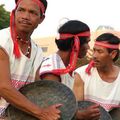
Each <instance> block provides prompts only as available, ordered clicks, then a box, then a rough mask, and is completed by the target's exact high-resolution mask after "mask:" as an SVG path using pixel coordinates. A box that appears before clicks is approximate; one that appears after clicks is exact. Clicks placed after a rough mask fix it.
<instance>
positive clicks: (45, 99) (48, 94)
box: [6, 80, 78, 120]
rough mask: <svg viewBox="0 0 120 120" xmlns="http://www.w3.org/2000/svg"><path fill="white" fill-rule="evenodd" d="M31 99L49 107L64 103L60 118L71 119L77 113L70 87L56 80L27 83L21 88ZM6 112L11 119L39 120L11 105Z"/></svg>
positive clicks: (39, 104) (41, 105)
mask: <svg viewBox="0 0 120 120" xmlns="http://www.w3.org/2000/svg"><path fill="white" fill-rule="evenodd" d="M20 92H21V93H22V94H24V95H25V96H26V97H27V98H28V99H29V100H31V101H32V102H34V103H35V104H37V105H38V106H40V107H47V106H50V105H53V104H57V103H60V104H63V105H62V106H61V107H60V108H59V109H60V110H61V119H60V120H71V118H73V116H74V115H75V113H76V109H77V106H78V105H77V102H76V98H75V96H74V94H73V92H72V91H71V89H70V88H68V87H67V86H65V85H64V84H62V83H60V82H56V81H52V80H51V81H50V80H49V81H48V80H41V81H36V82H34V83H31V84H28V85H25V86H24V87H22V88H21V89H20ZM6 113H7V115H8V119H9V120H37V119H36V118H34V117H32V116H30V115H28V114H26V113H25V112H22V111H20V110H18V109H17V108H15V107H13V106H12V105H9V106H8V108H7V110H6Z"/></svg>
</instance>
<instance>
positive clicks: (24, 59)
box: [0, 0, 60, 120]
mask: <svg viewBox="0 0 120 120" xmlns="http://www.w3.org/2000/svg"><path fill="white" fill-rule="evenodd" d="M46 8H47V1H46V0H19V1H18V0H16V8H15V9H14V10H13V11H12V13H11V18H10V28H7V29H3V30H1V31H0V35H2V38H1V40H0V96H1V98H0V119H4V117H5V115H4V112H5V109H6V107H7V106H8V103H11V104H12V105H14V106H15V107H17V108H19V109H20V110H22V111H24V112H27V113H29V114H31V115H33V116H34V117H36V118H38V119H40V120H57V119H59V117H60V115H59V114H60V110H59V109H57V108H58V107H59V106H60V104H56V105H53V106H50V107H48V108H40V107H38V106H37V105H35V104H34V103H32V102H30V101H29V100H28V99H27V98H26V97H25V96H23V95H22V94H21V93H20V92H19V91H17V90H16V89H19V88H20V87H22V86H23V85H25V84H28V83H31V82H33V81H34V79H35V74H36V70H37V69H38V67H39V66H40V64H41V61H42V60H43V56H42V51H41V48H39V47H38V46H37V45H36V44H34V43H33V41H32V40H31V34H32V32H33V31H34V29H35V28H36V27H37V26H38V24H40V23H41V22H42V21H43V19H44V17H45V11H46ZM38 60H39V62H38ZM6 101H7V102H8V103H7V102H6Z"/></svg>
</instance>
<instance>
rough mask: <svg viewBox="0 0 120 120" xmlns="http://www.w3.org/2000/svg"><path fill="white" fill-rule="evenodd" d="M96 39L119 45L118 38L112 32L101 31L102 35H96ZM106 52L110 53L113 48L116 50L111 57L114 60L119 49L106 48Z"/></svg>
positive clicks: (119, 39) (119, 40) (117, 56)
mask: <svg viewBox="0 0 120 120" xmlns="http://www.w3.org/2000/svg"><path fill="white" fill-rule="evenodd" d="M96 41H100V42H101V41H107V43H109V44H112V45H119V44H120V38H119V37H117V36H115V35H114V34H112V33H103V34H102V35H100V36H98V37H97V38H96ZM107 50H108V52H109V53H111V52H112V51H113V50H116V51H117V55H116V56H115V58H114V59H113V61H116V60H117V59H118V58H119V49H112V48H107Z"/></svg>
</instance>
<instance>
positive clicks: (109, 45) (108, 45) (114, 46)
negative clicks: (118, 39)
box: [95, 41, 119, 49]
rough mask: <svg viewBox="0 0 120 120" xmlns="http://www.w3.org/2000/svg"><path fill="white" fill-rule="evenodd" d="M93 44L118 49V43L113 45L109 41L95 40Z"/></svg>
mask: <svg viewBox="0 0 120 120" xmlns="http://www.w3.org/2000/svg"><path fill="white" fill-rule="evenodd" d="M95 45H99V46H102V47H105V48H111V49H119V44H118V45H113V44H110V43H107V42H98V41H96V42H95Z"/></svg>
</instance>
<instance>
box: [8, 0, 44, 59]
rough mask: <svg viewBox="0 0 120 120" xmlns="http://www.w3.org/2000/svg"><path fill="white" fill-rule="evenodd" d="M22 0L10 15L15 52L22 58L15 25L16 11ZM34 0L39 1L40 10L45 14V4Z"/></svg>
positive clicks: (19, 0) (17, 56)
mask: <svg viewBox="0 0 120 120" xmlns="http://www.w3.org/2000/svg"><path fill="white" fill-rule="evenodd" d="M21 1H22V0H18V2H17V4H16V7H15V9H14V10H13V11H12V13H11V15H10V32H11V37H12V40H13V43H14V49H13V53H14V54H15V56H16V58H20V56H21V55H20V50H19V46H18V43H17V33H16V26H15V11H16V9H17V7H18V5H19V3H20V2H21ZM33 1H34V2H35V3H37V5H38V6H39V7H40V10H41V11H42V14H44V12H45V6H44V4H43V3H42V2H41V1H40V0H33Z"/></svg>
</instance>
